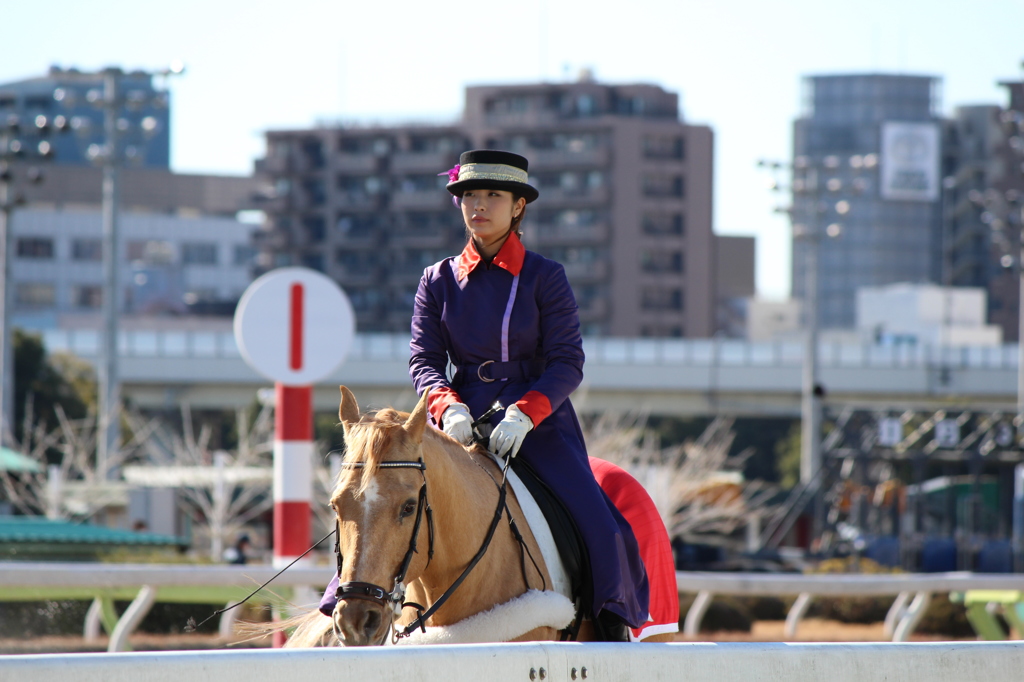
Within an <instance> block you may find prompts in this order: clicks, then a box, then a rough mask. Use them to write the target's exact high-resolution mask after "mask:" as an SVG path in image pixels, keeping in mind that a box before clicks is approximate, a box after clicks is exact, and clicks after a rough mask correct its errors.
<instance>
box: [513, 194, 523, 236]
mask: <svg viewBox="0 0 1024 682" xmlns="http://www.w3.org/2000/svg"><path fill="white" fill-rule="evenodd" d="M522 198H523V195H521V194H516V193H515V192H513V193H512V205H513V206H515V205H516V204H517V203H519V200H520V199H522ZM525 217H526V205H525V204H524V205H523V210H522V211H520V212H519V215H517V216H515V217H514V218H512V229H513V230H515V231H516V234H517V235H519V236H520V237H522V236H523V228H522V224H523V218H525Z"/></svg>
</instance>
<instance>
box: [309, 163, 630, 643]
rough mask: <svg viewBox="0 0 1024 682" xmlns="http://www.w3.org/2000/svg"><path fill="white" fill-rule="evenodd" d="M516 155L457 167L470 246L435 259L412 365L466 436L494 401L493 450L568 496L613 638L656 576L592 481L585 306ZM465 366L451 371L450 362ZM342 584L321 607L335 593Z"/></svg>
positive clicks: (596, 605) (427, 274)
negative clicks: (547, 235) (534, 231)
mask: <svg viewBox="0 0 1024 682" xmlns="http://www.w3.org/2000/svg"><path fill="white" fill-rule="evenodd" d="M527 168H528V162H527V160H526V159H525V158H523V157H522V156H519V155H518V154H512V153H510V152H503V151H490V150H478V151H469V152H465V153H463V154H462V156H461V157H460V159H459V165H458V166H456V167H455V168H453V169H452V170H450V171H448V175H449V180H450V182H449V183H448V185H447V189H448V191H449V192H450V193H451V194H452V195H453V197H454V198H455V199H453V200H454V201H456V203H458V204H461V207H462V215H463V219H464V221H465V225H466V232H467V236H468V239H467V243H466V246H465V248H464V249H463V251H462V253H461V254H459V255H458V256H456V257H452V258H445V259H444V260H442V261H440V262H439V263H436V264H434V265H432V266H430V267H428V268H427V269H426V270H425V271H424V273H423V277H422V278H421V279H420V284H419V289H418V290H417V292H416V300H415V304H414V307H413V315H412V342H411V351H412V353H411V357H410V360H409V369H410V374H411V375H412V380H413V384H414V385H415V387H416V391H417V393H419V394H420V395H422V394H423V393H424V392H425V391H427V390H428V389H429V390H430V395H429V398H428V401H429V403H428V405H429V412H430V415H431V418H432V419H433V421H434V423H435V424H436V425H437V426H439V427H440V428H442V429H443V430H444V432H445V433H447V434H448V435H449V436H452V437H453V438H455V439H456V440H458V441H460V442H462V443H463V444H465V445H469V444H470V443H472V441H473V427H472V423H473V421H474V420H475V419H478V418H479V417H480V416H481V415H482V414H484V413H485V412H487V411H488V410H489V409H490V408H491V406H492V404H493V403H494V402H495V401H499V402H500V403H501V404H502V405H503V406H507V409H505V414H504V417H503V418H502V417H501V416H500V415H495V416H494V417H493V418H492V420H491V421H492V425H493V426H494V428H493V431H492V433H491V436H490V442H489V444H490V449H491V450H492V451H493V452H494V453H495V454H497V455H509V456H511V457H515V456H516V455H518V454H520V449H521V452H522V455H521V456H522V457H523V459H524V460H525V461H526V463H527V464H528V465H529V466H530V468H532V470H533V471H534V472H535V473H536V475H537V476H538V477H539V478H540V479H541V481H543V482H544V483H545V484H547V486H548V487H549V488H550V489H552V490H553V491H554V493H555V495H556V496H557V497H558V498H559V499H560V500H561V501H562V503H563V504H564V505H565V506H566V508H567V509H568V511H569V514H570V515H571V516H572V518H573V521H574V522H575V525H576V527H577V528H578V529H579V531H580V534H581V536H582V539H583V542H584V544H585V545H586V550H587V551H588V554H589V558H590V567H591V573H592V575H591V578H592V580H591V581H585V582H589V583H590V584H591V585H592V593H591V594H585V595H583V597H584V602H585V603H588V604H590V605H591V613H588V614H586V615H588V616H590V617H591V618H596V620H597V624H596V625H597V628H596V629H597V630H598V632H599V633H602V634H603V635H604V637H605V638H609V639H623V640H625V639H627V638H628V632H627V631H626V626H629V627H632V628H640V627H643V626H644V624H645V623H646V622H647V621H648V598H649V597H648V582H647V577H646V574H645V571H644V565H643V563H642V561H641V559H640V553H639V550H638V547H637V541H636V539H635V537H634V535H633V532H632V530H631V529H630V526H629V524H628V523H627V522H626V520H625V519H624V518H623V516H622V514H620V513H619V511H618V510H617V509H616V508H615V506H614V505H613V504H612V503H611V501H610V500H609V499H608V496H607V495H605V493H604V492H603V491H602V490H601V488H600V487H599V486H598V484H597V482H596V481H595V479H594V474H593V473H592V472H591V469H590V465H589V463H588V460H587V453H586V447H585V446H584V442H583V434H582V432H581V430H580V425H579V422H578V420H577V418H576V413H575V411H574V410H573V408H572V404H571V403H570V401H569V399H568V396H569V394H570V393H572V391H574V390H575V389H576V388H577V387H578V386H579V384H580V381H581V380H582V377H583V360H584V356H583V348H582V339H581V337H580V331H579V314H578V309H577V306H576V300H575V298H574V296H573V293H572V289H571V288H570V286H569V282H568V280H567V279H566V276H565V271H564V269H563V268H562V266H561V265H559V264H558V263H556V262H554V261H552V260H549V259H547V258H544V257H543V256H540V255H539V254H536V253H533V252H531V251H527V250H526V249H525V248H524V247H523V243H522V241H520V236H521V234H522V232H521V225H522V221H523V217H524V215H525V213H526V205H527V204H528V203H530V202H532V201H534V200H535V199H536V198H537V197H538V194H539V193H538V191H537V190H536V189H535V188H534V187H532V186H531V185H530V184H529V183H528V182H527ZM449 360H450V362H451V364H452V365H454V367H455V372H454V375H453V377H452V379H451V380H449V379H448V376H447V373H446V368H447V366H448V363H449ZM336 585H337V584H336V582H332V583H331V585H330V586H329V587H328V589H327V592H325V594H324V599H323V600H322V601H321V604H320V610H321V612H323V613H325V614H328V615H329V614H330V613H332V612H333V610H334V605H335V603H336V599H335V594H334V588H335V587H336Z"/></svg>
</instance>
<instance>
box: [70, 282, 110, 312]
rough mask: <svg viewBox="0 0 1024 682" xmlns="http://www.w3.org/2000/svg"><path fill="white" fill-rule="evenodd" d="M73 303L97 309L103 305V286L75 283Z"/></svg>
mask: <svg viewBox="0 0 1024 682" xmlns="http://www.w3.org/2000/svg"><path fill="white" fill-rule="evenodd" d="M71 305H72V306H73V307H75V308H89V309H95V308H99V307H101V306H102V305H103V287H101V286H100V285H98V284H75V285H73V286H72V287H71Z"/></svg>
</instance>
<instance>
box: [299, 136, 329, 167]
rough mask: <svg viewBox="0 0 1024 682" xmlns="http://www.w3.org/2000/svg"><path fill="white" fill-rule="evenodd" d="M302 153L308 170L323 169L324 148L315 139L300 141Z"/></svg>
mask: <svg viewBox="0 0 1024 682" xmlns="http://www.w3.org/2000/svg"><path fill="white" fill-rule="evenodd" d="M302 153H303V154H304V155H305V157H306V161H307V163H308V164H309V167H310V168H313V169H317V168H323V167H324V147H323V144H322V143H321V142H320V140H318V139H316V138H306V139H304V140H303V141H302Z"/></svg>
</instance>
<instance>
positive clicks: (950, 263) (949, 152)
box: [941, 82, 1024, 341]
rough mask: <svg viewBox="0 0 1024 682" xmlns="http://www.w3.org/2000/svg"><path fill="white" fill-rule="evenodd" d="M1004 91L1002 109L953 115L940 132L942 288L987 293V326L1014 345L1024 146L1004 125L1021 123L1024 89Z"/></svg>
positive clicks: (1010, 86)
mask: <svg viewBox="0 0 1024 682" xmlns="http://www.w3.org/2000/svg"><path fill="white" fill-rule="evenodd" d="M1003 85H1004V86H1006V87H1007V88H1008V89H1009V94H1010V97H1009V99H1010V102H1009V105H1008V106H1007V107H1002V106H998V105H977V106H962V107H958V108H957V109H956V111H955V112H954V115H953V117H952V118H950V119H949V120H948V121H945V123H944V126H943V201H942V266H941V267H942V279H941V281H942V283H943V284H946V285H952V286H967V287H982V288H984V289H986V290H987V291H988V321H989V322H991V323H992V324H995V325H998V326H1000V327H1001V328H1002V330H1003V338H1004V339H1006V340H1007V341H1014V340H1017V338H1018V311H1019V305H1020V304H1019V300H1020V287H1019V272H1020V271H1019V270H1018V269H1017V256H1018V254H1019V243H1020V242H1019V236H1018V235H1019V229H1020V221H1019V220H1016V219H1015V218H1019V216H1020V210H1021V201H1022V200H1024V144H1022V143H1021V142H1020V140H1021V133H1020V131H1017V130H1014V129H1013V127H1012V126H1008V125H1007V123H1008V122H1007V120H1006V119H1008V118H1012V117H1013V116H1014V115H1016V116H1024V84H1021V83H1019V82H1018V83H1003ZM1014 137H1016V138H1017V141H1016V142H1014ZM1015 145H1016V146H1015ZM1015 193H1016V194H1015ZM1008 197H1009V198H1010V199H1012V200H1013V201H1007V198H1008Z"/></svg>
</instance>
